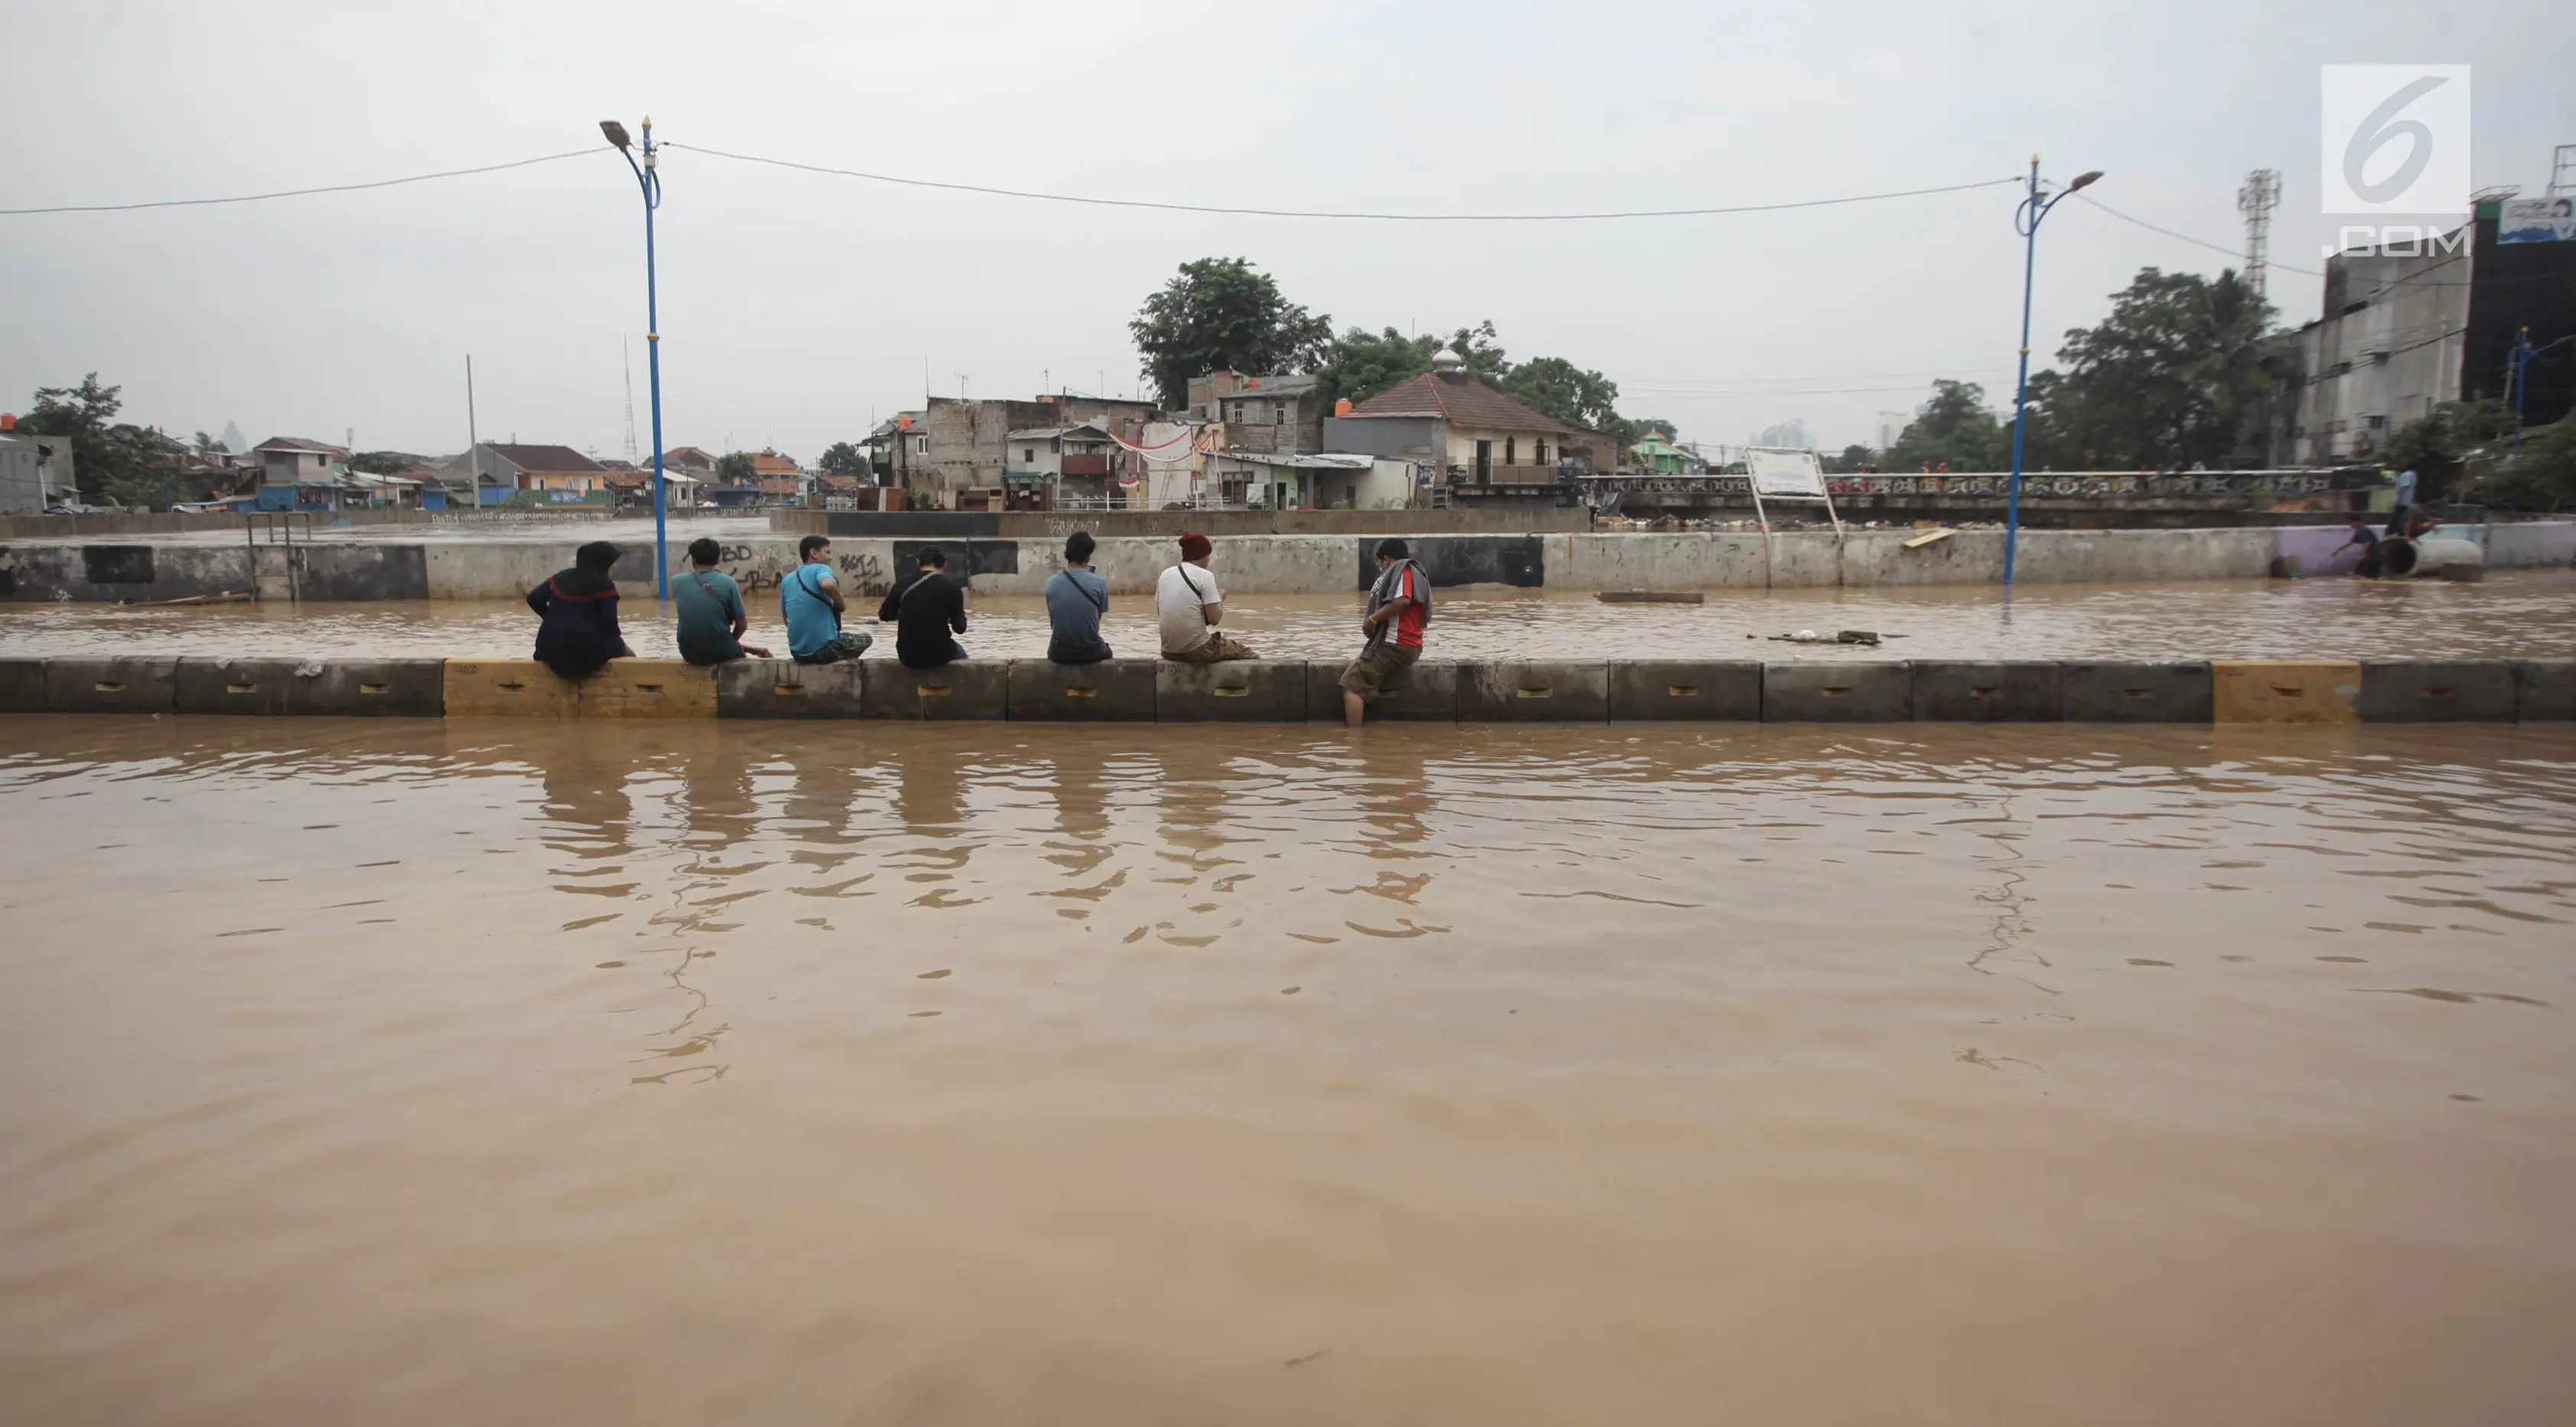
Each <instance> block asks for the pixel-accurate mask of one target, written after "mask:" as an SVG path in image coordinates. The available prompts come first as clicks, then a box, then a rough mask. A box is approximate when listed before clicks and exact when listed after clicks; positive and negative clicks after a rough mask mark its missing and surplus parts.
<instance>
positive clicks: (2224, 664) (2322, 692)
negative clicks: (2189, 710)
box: [2209, 659, 2361, 723]
mask: <svg viewBox="0 0 2576 1427" xmlns="http://www.w3.org/2000/svg"><path fill="white" fill-rule="evenodd" d="M2209 672H2210V676H2211V677H2210V685H2211V707H2210V718H2211V721H2213V722H2216V723H2359V722H2360V721H2361V713H2360V710H2359V708H2358V707H2357V705H2356V700H2358V699H2359V698H2360V696H2361V665H2360V663H2359V662H2358V661H2355V660H2347V659H2247V660H2236V661H2224V660H2213V661H2212V662H2211V663H2210V666H2209Z"/></svg>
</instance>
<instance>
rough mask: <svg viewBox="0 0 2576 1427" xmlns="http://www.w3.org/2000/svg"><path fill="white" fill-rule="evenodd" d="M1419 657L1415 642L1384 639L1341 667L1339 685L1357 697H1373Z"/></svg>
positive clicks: (1411, 665)
mask: <svg viewBox="0 0 2576 1427" xmlns="http://www.w3.org/2000/svg"><path fill="white" fill-rule="evenodd" d="M1421 657H1422V646H1421V645H1419V644H1396V643H1392V642H1389V643H1385V644H1381V645H1379V646H1378V647H1377V648H1376V649H1374V650H1372V651H1370V652H1369V653H1366V654H1363V655H1361V656H1360V657H1358V658H1357V659H1354V660H1352V661H1351V663H1350V667H1349V668H1346V669H1344V670H1343V671H1342V687H1343V688H1344V689H1347V690H1349V691H1350V692H1352V693H1354V694H1357V695H1359V696H1360V697H1361V698H1364V699H1367V698H1375V697H1376V696H1377V695H1378V694H1380V693H1382V692H1384V691H1385V689H1386V686H1387V684H1388V682H1389V681H1391V680H1393V679H1396V678H1399V677H1401V676H1402V675H1403V673H1404V671H1405V670H1407V669H1410V668H1412V667H1413V661H1414V660H1416V659H1419V658H1421Z"/></svg>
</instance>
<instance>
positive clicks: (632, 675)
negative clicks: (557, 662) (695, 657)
mask: <svg viewBox="0 0 2576 1427" xmlns="http://www.w3.org/2000/svg"><path fill="white" fill-rule="evenodd" d="M573 701H574V707H575V709H576V710H577V711H578V713H579V716H580V717H582V718H714V717H715V716H716V671H715V670H713V669H701V668H699V667H698V666H696V665H695V664H690V663H687V662H685V661H683V660H679V659H611V660H609V661H608V664H607V667H605V668H603V669H601V670H600V671H599V672H598V673H596V674H593V675H591V676H590V677H589V678H587V679H581V680H577V681H575V682H574V684H573Z"/></svg>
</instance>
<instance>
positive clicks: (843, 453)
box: [819, 441, 875, 477]
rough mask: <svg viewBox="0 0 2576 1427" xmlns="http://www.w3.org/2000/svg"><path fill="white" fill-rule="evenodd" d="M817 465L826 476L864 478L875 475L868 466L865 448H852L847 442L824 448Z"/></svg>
mask: <svg viewBox="0 0 2576 1427" xmlns="http://www.w3.org/2000/svg"><path fill="white" fill-rule="evenodd" d="M819 464H820V465H821V466H822V469H823V472H824V473H825V474H826V475H834V476H863V477H864V476H872V475H874V474H875V468H874V467H872V466H870V465H869V464H868V453H867V450H866V448H864V447H860V446H853V445H851V444H850V443H849V442H847V441H835V442H833V443H832V444H831V445H829V446H826V447H824V448H823V457H822V460H821V462H820V463H819Z"/></svg>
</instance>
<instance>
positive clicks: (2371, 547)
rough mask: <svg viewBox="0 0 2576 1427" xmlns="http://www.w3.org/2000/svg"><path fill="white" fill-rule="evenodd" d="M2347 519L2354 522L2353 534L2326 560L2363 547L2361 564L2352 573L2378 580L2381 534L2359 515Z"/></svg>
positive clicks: (2367, 578)
mask: <svg viewBox="0 0 2576 1427" xmlns="http://www.w3.org/2000/svg"><path fill="white" fill-rule="evenodd" d="M2346 518H2347V519H2349V520H2350V521H2351V522H2352V534H2351V535H2350V536H2349V537H2347V538H2346V539H2345V540H2344V542H2343V543H2342V544H2341V545H2338V546H2336V547H2335V548H2334V551H2333V553H2332V554H2329V555H2327V556H2326V558H2327V559H2329V560H2331V559H2333V558H2334V557H2335V556H2336V555H2340V554H2342V553H2343V552H2345V551H2346V550H2349V549H2351V548H2352V547H2354V546H2355V545H2358V546H2360V547H2361V563H2360V564H2357V565H2355V566H2353V567H2352V572H2353V573H2354V574H2356V575H2359V576H2361V577H2362V578H2363V579H2365V580H2375V579H2378V578H2379V571H2380V563H2379V532H2378V531H2376V530H2373V529H2371V528H2370V522H2369V521H2367V520H2364V519H2363V518H2362V517H2360V516H2358V515H2355V516H2349V517H2346Z"/></svg>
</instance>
